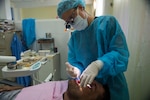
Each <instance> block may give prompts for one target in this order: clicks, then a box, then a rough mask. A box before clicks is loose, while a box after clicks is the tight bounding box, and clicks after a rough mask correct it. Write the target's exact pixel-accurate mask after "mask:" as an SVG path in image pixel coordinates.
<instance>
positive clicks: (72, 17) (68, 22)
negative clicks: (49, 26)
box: [65, 7, 77, 30]
mask: <svg viewBox="0 0 150 100" xmlns="http://www.w3.org/2000/svg"><path fill="white" fill-rule="evenodd" d="M76 10H77V7H75V8H74V10H73V12H72V14H71V16H69V17H68V19H67V21H66V23H65V25H66V29H67V30H68V29H70V28H71V25H73V24H74V19H75V17H76V13H75V12H76Z"/></svg>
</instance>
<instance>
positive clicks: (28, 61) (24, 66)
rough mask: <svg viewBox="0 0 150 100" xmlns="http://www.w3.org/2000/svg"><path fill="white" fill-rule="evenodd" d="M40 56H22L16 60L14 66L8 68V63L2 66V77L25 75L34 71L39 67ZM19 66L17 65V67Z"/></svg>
mask: <svg viewBox="0 0 150 100" xmlns="http://www.w3.org/2000/svg"><path fill="white" fill-rule="evenodd" d="M40 60H41V57H35V58H33V57H32V58H24V59H21V60H19V61H17V63H16V64H14V66H15V67H16V68H11V69H10V68H8V65H7V66H5V67H3V68H2V74H3V77H18V76H27V75H31V74H33V73H35V72H36V71H38V70H39V69H40V67H41V61H40ZM18 66H19V67H18Z"/></svg>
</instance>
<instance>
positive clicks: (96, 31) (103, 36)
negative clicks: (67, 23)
mask: <svg viewBox="0 0 150 100" xmlns="http://www.w3.org/2000/svg"><path fill="white" fill-rule="evenodd" d="M68 48H69V50H68V62H69V63H70V64H72V65H73V66H75V67H77V68H79V69H80V70H81V72H83V70H85V69H86V68H87V66H88V65H89V64H90V63H91V62H93V61H95V60H101V61H103V62H104V66H103V68H102V69H101V70H100V71H99V73H98V75H97V76H96V78H95V79H96V80H97V81H98V82H100V83H102V84H104V85H108V87H109V91H110V97H111V100H129V93H128V87H127V83H126V79H125V76H124V74H123V72H125V71H126V70H127V65H128V58H129V51H128V46H127V43H126V38H125V35H124V33H123V31H122V29H121V27H120V25H119V23H118V21H117V20H116V19H115V17H113V16H100V17H97V18H95V19H94V20H93V22H91V24H90V25H89V26H88V27H87V28H86V29H84V30H81V31H74V32H72V34H71V38H70V40H69V42H68Z"/></svg>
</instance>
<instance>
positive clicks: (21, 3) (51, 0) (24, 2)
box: [10, 0, 93, 8]
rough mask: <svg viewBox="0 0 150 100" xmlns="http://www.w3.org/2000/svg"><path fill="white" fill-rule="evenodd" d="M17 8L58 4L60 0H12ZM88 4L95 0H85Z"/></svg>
mask: <svg viewBox="0 0 150 100" xmlns="http://www.w3.org/2000/svg"><path fill="white" fill-rule="evenodd" d="M10 1H11V4H12V5H13V6H15V7H16V8H27V7H38V6H56V5H57V4H58V2H59V1H60V0H10ZM85 2H86V4H92V3H93V0H85Z"/></svg>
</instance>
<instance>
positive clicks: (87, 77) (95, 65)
mask: <svg viewBox="0 0 150 100" xmlns="http://www.w3.org/2000/svg"><path fill="white" fill-rule="evenodd" d="M102 67H103V62H102V61H101V60H96V61H94V62H92V63H91V64H90V65H88V67H87V68H86V69H85V70H84V71H83V73H82V74H81V76H80V85H81V86H83V87H86V86H87V84H91V83H92V82H93V80H94V79H95V77H96V76H97V74H98V72H99V71H100V70H101V69H102Z"/></svg>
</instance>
